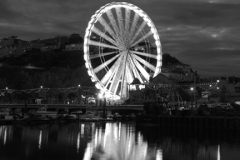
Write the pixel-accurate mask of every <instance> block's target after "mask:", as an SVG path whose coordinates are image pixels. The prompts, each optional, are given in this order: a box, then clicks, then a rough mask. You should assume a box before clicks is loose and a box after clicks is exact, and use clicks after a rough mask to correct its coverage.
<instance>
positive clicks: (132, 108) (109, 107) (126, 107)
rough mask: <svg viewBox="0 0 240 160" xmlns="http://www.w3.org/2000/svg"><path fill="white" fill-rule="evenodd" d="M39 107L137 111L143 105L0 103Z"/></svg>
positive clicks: (19, 106) (14, 107) (9, 105)
mask: <svg viewBox="0 0 240 160" xmlns="http://www.w3.org/2000/svg"><path fill="white" fill-rule="evenodd" d="M41 107H48V108H56V109H60V108H62V109H65V108H66V109H68V110H82V111H83V112H85V111H86V110H103V109H105V110H106V111H111V112H120V113H125V112H126V113H130V112H133V113H137V112H140V111H142V110H143V105H106V106H105V107H104V108H103V106H96V104H27V106H26V105H25V104H0V108H12V109H16V108H22V109H24V108H27V110H31V109H38V108H41Z"/></svg>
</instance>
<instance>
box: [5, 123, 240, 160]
mask: <svg viewBox="0 0 240 160" xmlns="http://www.w3.org/2000/svg"><path fill="white" fill-rule="evenodd" d="M239 149H240V135H239V134H236V133H235V132H211V131H207V130H202V132H196V131H187V130H180V129H177V128H172V129H170V128H165V127H153V126H148V125H141V126H139V125H137V126H136V125H135V123H121V122H107V123H105V122H78V123H58V124H41V125H1V126H0V159H3V160H32V159H34V160H42V159H44V160H55V159H56V160H109V159H111V160H130V159H131V160H167V159H168V160H220V159H221V160H229V159H231V160H238V159H239V157H240V152H239Z"/></svg>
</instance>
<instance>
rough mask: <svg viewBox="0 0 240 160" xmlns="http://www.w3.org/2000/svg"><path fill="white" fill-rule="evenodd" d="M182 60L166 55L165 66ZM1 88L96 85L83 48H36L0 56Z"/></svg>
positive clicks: (164, 56)
mask: <svg viewBox="0 0 240 160" xmlns="http://www.w3.org/2000/svg"><path fill="white" fill-rule="evenodd" d="M170 63H171V64H173V63H181V62H180V61H179V60H177V59H176V58H175V57H172V56H171V55H169V54H163V66H165V65H167V64H170ZM0 64H1V67H0V89H3V88H5V87H6V86H8V87H9V88H14V89H28V88H38V87H39V86H44V87H48V88H55V87H60V88H63V87H72V86H77V85H78V84H81V85H86V86H93V83H92V82H91V80H90V77H89V76H88V74H87V70H86V68H85V65H84V64H85V62H84V59H83V52H82V51H53V52H40V51H33V52H30V53H26V54H24V55H21V56H18V57H8V58H6V57H5V58H2V59H0Z"/></svg>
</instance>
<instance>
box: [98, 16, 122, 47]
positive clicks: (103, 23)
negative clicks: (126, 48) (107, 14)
mask: <svg viewBox="0 0 240 160" xmlns="http://www.w3.org/2000/svg"><path fill="white" fill-rule="evenodd" d="M98 21H99V23H100V24H101V25H102V26H103V27H104V29H105V30H106V31H107V32H108V33H109V34H110V35H111V36H112V37H113V38H114V39H115V40H116V43H117V44H118V45H117V46H121V47H122V44H121V43H119V42H120V40H119V37H118V36H117V35H116V34H115V33H114V31H113V30H112V28H111V27H110V26H109V25H108V24H107V22H106V21H105V20H104V19H103V18H102V17H99V19H98Z"/></svg>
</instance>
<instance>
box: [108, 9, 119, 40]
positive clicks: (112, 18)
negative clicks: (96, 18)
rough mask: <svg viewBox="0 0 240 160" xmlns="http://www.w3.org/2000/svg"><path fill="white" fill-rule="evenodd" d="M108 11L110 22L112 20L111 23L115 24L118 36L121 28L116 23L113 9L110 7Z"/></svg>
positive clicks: (114, 27)
mask: <svg viewBox="0 0 240 160" xmlns="http://www.w3.org/2000/svg"><path fill="white" fill-rule="evenodd" d="M106 13H107V16H108V19H109V20H110V22H111V24H112V26H113V29H114V31H115V34H116V35H117V36H119V35H118V33H119V32H118V31H119V29H118V26H117V23H116V21H115V17H114V15H113V14H112V10H111V9H110V10H108V11H107V12H106Z"/></svg>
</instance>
